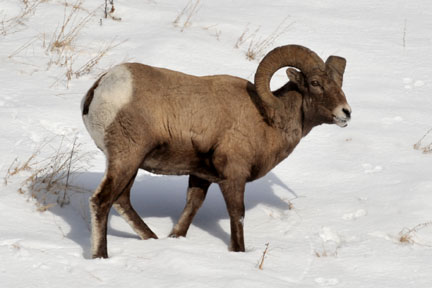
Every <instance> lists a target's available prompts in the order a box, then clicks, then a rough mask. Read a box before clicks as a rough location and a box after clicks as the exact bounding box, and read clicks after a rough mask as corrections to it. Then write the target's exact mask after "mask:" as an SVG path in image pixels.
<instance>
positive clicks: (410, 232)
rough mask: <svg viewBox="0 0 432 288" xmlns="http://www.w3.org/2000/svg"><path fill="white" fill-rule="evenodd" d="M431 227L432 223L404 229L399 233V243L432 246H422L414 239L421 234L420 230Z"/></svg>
mask: <svg viewBox="0 0 432 288" xmlns="http://www.w3.org/2000/svg"><path fill="white" fill-rule="evenodd" d="M430 226H432V221H428V222H424V223H420V224H417V225H416V226H414V227H413V228H404V229H402V230H401V231H400V232H399V241H400V242H401V243H406V244H417V245H421V246H431V245H425V244H420V243H419V242H418V241H416V240H415V239H414V236H415V234H416V233H417V232H419V231H420V230H422V229H424V228H427V227H430Z"/></svg>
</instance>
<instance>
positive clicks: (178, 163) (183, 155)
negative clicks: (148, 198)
mask: <svg viewBox="0 0 432 288" xmlns="http://www.w3.org/2000/svg"><path fill="white" fill-rule="evenodd" d="M141 168H142V169H144V170H146V171H149V172H151V173H155V174H162V175H195V176H198V177H201V178H203V179H206V180H208V181H210V182H218V181H219V180H220V179H219V176H218V173H217V171H216V169H215V167H214V166H213V163H212V159H211V155H208V154H200V153H196V151H193V150H181V151H180V150H178V149H173V148H172V147H170V146H169V145H160V146H158V147H156V148H155V149H153V150H152V151H151V152H150V153H149V154H148V155H147V156H146V158H145V159H144V161H143V163H142V164H141Z"/></svg>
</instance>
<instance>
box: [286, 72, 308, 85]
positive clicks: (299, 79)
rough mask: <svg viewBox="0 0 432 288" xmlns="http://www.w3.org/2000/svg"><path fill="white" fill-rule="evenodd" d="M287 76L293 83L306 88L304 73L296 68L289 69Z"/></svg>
mask: <svg viewBox="0 0 432 288" xmlns="http://www.w3.org/2000/svg"><path fill="white" fill-rule="evenodd" d="M286 74H287V76H288V79H289V80H290V81H291V82H293V83H295V84H297V86H299V87H302V86H304V81H305V79H304V76H303V73H302V72H300V71H299V70H297V69H294V68H288V69H287V70H286Z"/></svg>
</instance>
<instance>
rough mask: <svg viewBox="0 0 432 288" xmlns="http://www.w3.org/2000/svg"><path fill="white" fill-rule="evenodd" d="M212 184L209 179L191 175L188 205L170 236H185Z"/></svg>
mask: <svg viewBox="0 0 432 288" xmlns="http://www.w3.org/2000/svg"><path fill="white" fill-rule="evenodd" d="M209 186H210V182H208V181H207V180H204V179H201V178H198V177H196V176H193V175H190V176H189V187H188V191H187V199H186V206H185V207H184V209H183V212H182V214H181V216H180V219H179V221H178V223H177V224H176V225H175V226H174V228H173V230H172V231H171V233H170V235H169V236H170V237H181V236H182V237H184V236H186V233H187V231H188V229H189V226H190V224H191V223H192V220H193V218H194V216H195V214H196V213H197V212H198V209H199V208H200V207H201V205H202V203H203V201H204V199H205V197H206V195H207V190H208V188H209Z"/></svg>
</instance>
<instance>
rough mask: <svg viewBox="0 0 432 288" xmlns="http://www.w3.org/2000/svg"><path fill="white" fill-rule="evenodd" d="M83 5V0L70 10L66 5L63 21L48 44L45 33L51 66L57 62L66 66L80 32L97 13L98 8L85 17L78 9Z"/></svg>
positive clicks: (79, 0) (44, 45)
mask: <svg viewBox="0 0 432 288" xmlns="http://www.w3.org/2000/svg"><path fill="white" fill-rule="evenodd" d="M81 5H82V0H78V1H76V2H75V4H74V5H72V6H71V9H70V10H69V11H68V10H67V9H68V8H69V6H65V8H64V14H63V22H62V23H61V24H60V25H59V27H57V28H56V30H55V31H54V32H53V34H52V36H51V39H50V40H49V43H48V45H47V46H46V44H45V35H44V37H43V47H44V48H46V53H47V54H48V55H51V56H54V57H51V60H50V63H49V64H48V65H49V66H50V65H52V64H56V65H58V66H66V65H67V62H68V60H69V59H70V54H71V52H73V51H74V50H76V48H75V45H74V44H75V42H76V39H77V38H78V35H79V33H80V32H81V30H82V29H83V28H84V26H85V25H86V24H87V23H88V22H89V21H90V20H91V19H92V17H93V16H94V15H95V13H96V11H97V9H96V10H94V11H92V12H91V13H89V14H87V15H86V16H84V17H80V16H79V15H80V14H79V13H78V11H79V10H80V8H81Z"/></svg>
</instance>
